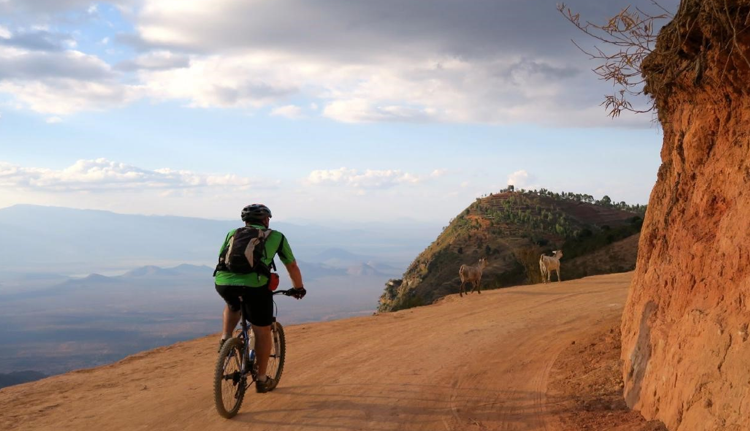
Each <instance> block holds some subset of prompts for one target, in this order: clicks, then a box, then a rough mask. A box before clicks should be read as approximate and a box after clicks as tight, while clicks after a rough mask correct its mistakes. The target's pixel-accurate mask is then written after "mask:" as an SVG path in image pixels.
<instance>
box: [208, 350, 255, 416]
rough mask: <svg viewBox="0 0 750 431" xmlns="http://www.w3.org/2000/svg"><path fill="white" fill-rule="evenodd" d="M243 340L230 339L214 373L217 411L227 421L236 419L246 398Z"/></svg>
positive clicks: (222, 351)
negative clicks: (243, 370) (243, 372)
mask: <svg viewBox="0 0 750 431" xmlns="http://www.w3.org/2000/svg"><path fill="white" fill-rule="evenodd" d="M242 347H243V345H242V340H240V339H239V338H230V339H228V340H227V341H226V342H225V343H224V346H223V347H222V348H221V352H219V359H218V360H217V361H216V370H215V371H214V401H215V403H216V411H218V412H219V414H220V415H221V416H223V417H225V418H227V419H229V418H232V417H234V416H235V415H236V414H237V412H238V411H240V406H241V405H242V400H243V399H244V398H245V389H247V384H246V382H247V379H246V378H245V377H244V376H243V375H242Z"/></svg>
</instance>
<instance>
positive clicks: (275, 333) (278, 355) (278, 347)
mask: <svg viewBox="0 0 750 431" xmlns="http://www.w3.org/2000/svg"><path fill="white" fill-rule="evenodd" d="M271 337H272V339H273V347H272V348H271V357H270V358H268V369H267V371H266V374H268V376H269V377H271V378H272V379H273V385H271V386H270V387H269V388H268V390H269V391H272V390H274V389H276V386H278V385H279V380H281V374H282V373H283V372H284V361H285V360H286V337H285V336H284V327H283V326H281V323H279V322H274V323H273V325H272V326H271Z"/></svg>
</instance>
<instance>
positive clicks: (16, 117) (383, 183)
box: [0, 0, 677, 223]
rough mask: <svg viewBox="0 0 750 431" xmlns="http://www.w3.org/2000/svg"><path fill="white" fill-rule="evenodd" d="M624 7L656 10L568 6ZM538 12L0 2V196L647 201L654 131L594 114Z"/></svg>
mask: <svg viewBox="0 0 750 431" xmlns="http://www.w3.org/2000/svg"><path fill="white" fill-rule="evenodd" d="M628 4H635V5H642V6H643V7H645V8H646V9H649V7H650V6H651V5H650V1H647V0H638V1H634V2H631V1H627V0H625V1H620V0H608V1H601V0H571V1H570V2H569V4H568V6H569V7H571V8H572V9H573V10H575V11H580V12H581V14H582V15H583V16H584V17H585V18H590V19H592V20H596V21H602V20H603V19H605V18H606V17H609V16H611V15H613V14H615V13H617V12H618V11H619V10H620V9H622V8H623V7H626V6H628ZM661 4H662V5H664V6H665V7H667V8H669V9H675V8H676V4H677V1H676V0H668V1H665V2H662V3H661ZM555 6H556V2H555V1H548V0H378V1H371V0H211V1H208V0H113V1H109V2H92V1H90V0H0V207H5V206H9V205H13V204H17V203H35V204H46V205H59V206H69V207H77V208H98V209H108V210H113V211H118V212H127V213H142V214H175V215H189V216H198V217H211V218H233V217H235V216H236V213H237V211H238V209H239V208H241V207H242V206H243V205H244V204H246V203H250V202H265V203H267V204H268V205H269V206H271V207H272V209H273V210H274V211H275V214H276V216H277V218H278V219H286V220H310V221H322V220H326V219H328V220H347V221H378V220H385V219H393V218H399V219H400V218H408V219H414V220H419V221H425V222H434V223H441V222H445V221H447V220H448V219H449V218H451V217H453V216H454V215H455V214H456V213H457V212H458V211H460V210H461V209H462V208H464V207H466V206H467V205H468V204H469V203H470V202H472V201H473V199H474V198H475V197H477V196H479V195H481V194H484V193H489V192H492V191H496V190H498V189H500V188H502V187H504V186H505V185H506V184H508V183H514V184H516V185H517V186H520V187H527V188H533V187H545V188H548V189H552V190H557V191H562V190H565V191H575V192H580V193H589V194H593V195H594V196H596V197H600V196H601V195H603V194H608V195H610V196H611V197H612V198H613V199H615V200H618V201H619V200H625V201H628V202H632V203H646V202H647V201H648V195H649V193H650V190H651V187H652V186H653V184H654V181H655V178H656V170H657V167H658V165H659V149H660V146H661V132H660V130H659V129H658V128H657V127H655V126H654V125H653V123H652V117H651V116H650V115H642V116H623V117H622V118H620V119H617V120H611V119H610V118H608V117H607V116H606V113H605V111H604V109H603V108H602V107H601V106H599V104H600V103H601V101H602V99H603V96H604V95H605V94H609V93H611V92H612V91H613V90H612V87H611V86H610V85H608V84H606V83H602V82H599V81H597V79H596V76H595V75H594V74H593V73H592V72H591V71H590V69H591V68H593V67H595V66H596V63H593V62H591V61H589V60H588V59H587V58H586V57H585V56H584V55H583V54H582V53H580V52H579V51H577V49H576V48H575V47H574V46H573V44H572V43H571V41H570V40H571V39H575V40H576V41H578V42H579V43H581V44H584V45H586V44H587V43H589V42H588V41H587V40H586V38H585V37H584V36H583V35H582V34H580V33H577V32H576V30H575V29H574V28H573V27H572V26H571V25H570V24H569V23H568V22H567V21H565V20H564V19H563V18H562V16H561V15H560V14H559V13H558V12H557V10H556V7H555ZM651 9H652V10H653V8H651Z"/></svg>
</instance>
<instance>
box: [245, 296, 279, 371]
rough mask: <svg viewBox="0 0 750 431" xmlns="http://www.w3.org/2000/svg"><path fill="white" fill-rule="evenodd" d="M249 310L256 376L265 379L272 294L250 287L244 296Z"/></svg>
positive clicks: (269, 343)
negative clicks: (256, 367)
mask: <svg viewBox="0 0 750 431" xmlns="http://www.w3.org/2000/svg"><path fill="white" fill-rule="evenodd" d="M244 298H245V300H247V305H248V308H249V309H250V319H249V320H250V323H251V324H252V325H253V332H254V333H255V354H256V358H257V363H258V376H259V377H260V379H261V380H264V379H265V376H266V368H267V367H268V358H269V357H270V356H271V348H272V344H273V341H272V338H271V324H272V323H273V294H272V293H271V291H270V290H268V288H266V287H250V288H247V289H246V290H245V295H244Z"/></svg>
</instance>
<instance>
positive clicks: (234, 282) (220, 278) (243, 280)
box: [215, 224, 294, 287]
mask: <svg viewBox="0 0 750 431" xmlns="http://www.w3.org/2000/svg"><path fill="white" fill-rule="evenodd" d="M250 226H251V227H254V228H256V229H260V230H266V228H265V227H263V226H262V225H255V224H253V225H250ZM236 230H237V229H232V230H231V231H229V233H228V234H227V237H226V238H225V239H224V243H223V244H222V245H221V249H220V250H219V256H221V255H222V253H224V250H225V249H226V248H227V246H228V245H229V238H231V237H232V235H234V231H236ZM277 253H278V255H279V258H280V259H281V262H282V263H283V264H284V265H288V264H290V263H292V262H294V254H293V253H292V248H291V247H290V246H289V241H287V240H286V237H285V236H284V234H282V233H281V232H279V231H276V230H275V231H273V232H271V234H270V235H268V238H266V252H265V254H264V256H263V259H262V260H263V263H264V264H266V265H271V262H273V258H274V256H275V255H276V254H277ZM215 282H216V284H218V285H220V286H246V287H262V286H265V285H266V284H267V283H268V277H266V276H265V275H260V274H257V273H252V274H236V273H233V272H228V271H219V272H217V273H216V280H215Z"/></svg>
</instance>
